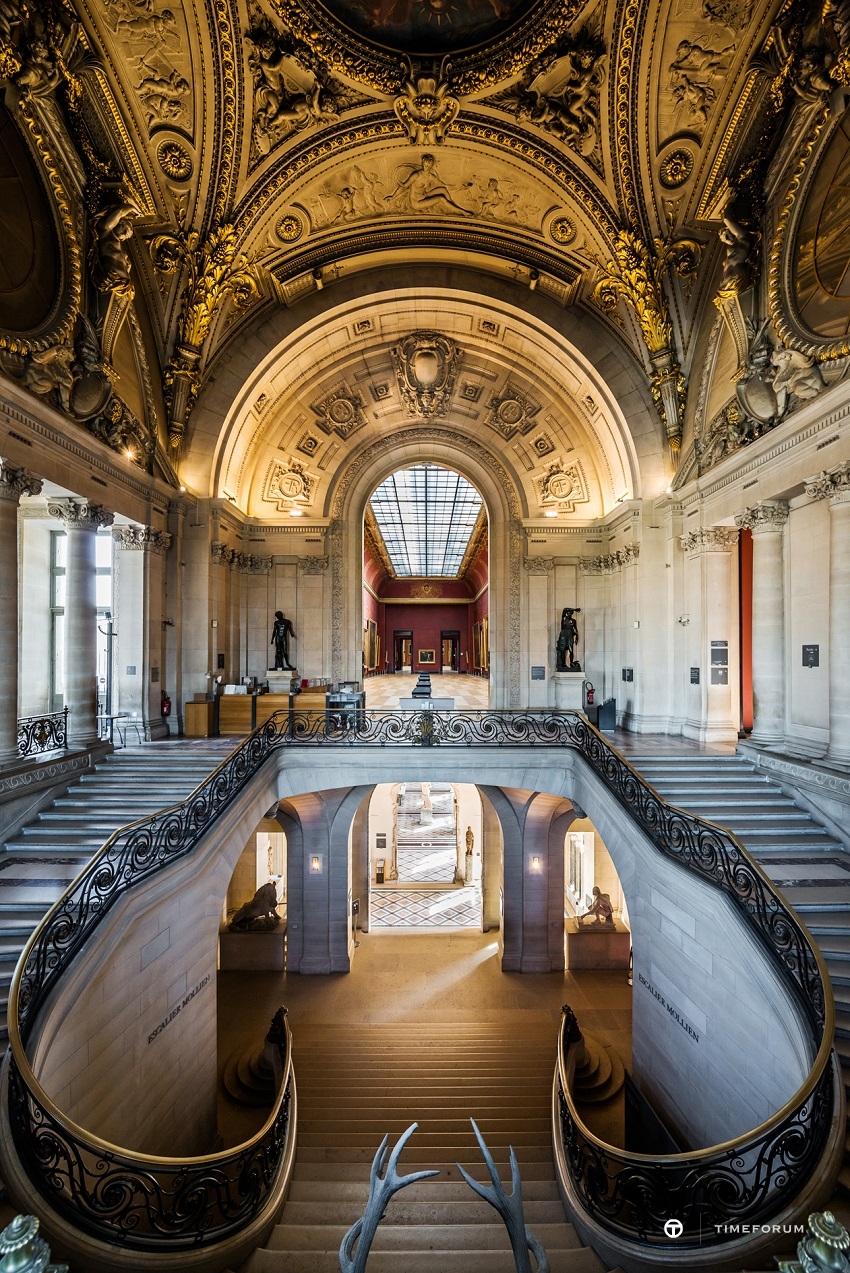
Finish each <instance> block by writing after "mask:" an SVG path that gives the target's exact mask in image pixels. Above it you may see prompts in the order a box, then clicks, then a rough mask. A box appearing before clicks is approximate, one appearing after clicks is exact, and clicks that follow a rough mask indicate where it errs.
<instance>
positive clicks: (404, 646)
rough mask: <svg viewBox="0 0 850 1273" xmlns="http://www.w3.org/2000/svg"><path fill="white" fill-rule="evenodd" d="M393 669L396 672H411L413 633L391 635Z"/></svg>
mask: <svg viewBox="0 0 850 1273" xmlns="http://www.w3.org/2000/svg"><path fill="white" fill-rule="evenodd" d="M393 668H394V670H395V671H396V672H410V671H412V670H413V632H412V631H408V632H394V633H393Z"/></svg>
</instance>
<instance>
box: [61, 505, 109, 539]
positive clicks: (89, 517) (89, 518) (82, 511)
mask: <svg viewBox="0 0 850 1273" xmlns="http://www.w3.org/2000/svg"><path fill="white" fill-rule="evenodd" d="M47 511H48V513H49V514H50V516H51V517H58V518H59V520H60V521H61V522H62V523H63V525H64V527H65V529H66V530H88V531H94V532H95V533H97V531H99V530H100V529H101V528H102V527H106V526H111V525H112V523H113V521H114V520H115V515H114V514H113V513H108V512H107V511H106V509H105V508H104V507H103V505H102V504H90V503H89V501H88V500H79V499H72V498H67V499H66V498H62V499H52V500H50V501H49V503H48V505H47Z"/></svg>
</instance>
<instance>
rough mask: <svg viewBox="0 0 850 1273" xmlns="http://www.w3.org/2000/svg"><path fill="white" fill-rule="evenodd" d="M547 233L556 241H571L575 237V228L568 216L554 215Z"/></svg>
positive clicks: (564, 242)
mask: <svg viewBox="0 0 850 1273" xmlns="http://www.w3.org/2000/svg"><path fill="white" fill-rule="evenodd" d="M549 233H550V234H551V236H552V238H553V239H554V240H555V242H556V243H563V244H566V243H572V241H573V239H574V238H575V237H576V228H575V226H574V225H573V223H572V221H571V220H570V218H569V217H555V219H554V221H553V222H552V223H551V225H550V226H549Z"/></svg>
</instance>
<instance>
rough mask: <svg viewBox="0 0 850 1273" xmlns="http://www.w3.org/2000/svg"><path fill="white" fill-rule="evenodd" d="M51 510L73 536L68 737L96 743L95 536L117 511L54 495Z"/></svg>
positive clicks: (68, 582)
mask: <svg viewBox="0 0 850 1273" xmlns="http://www.w3.org/2000/svg"><path fill="white" fill-rule="evenodd" d="M47 510H48V512H49V513H50V515H51V517H58V518H59V519H60V521H61V522H62V523H63V525H64V527H65V532H66V534H67V536H68V551H67V557H66V566H65V706H66V707H67V708H68V743H69V746H71V747H82V748H85V747H91V746H92V745H93V744H94V743H96V742H97V740H98V730H97V592H96V587H95V578H96V576H95V570H96V568H97V561H96V556H95V536H96V534H97V532H98V530H99V529H100V527H101V526H111V525H112V513H108V512H106V510H105V509H104V508H103V507H102V506H101V505H100V504H90V503H89V502H88V501H87V500H78V499H73V498H69V499H52V500H50V502H49V503H48V506H47Z"/></svg>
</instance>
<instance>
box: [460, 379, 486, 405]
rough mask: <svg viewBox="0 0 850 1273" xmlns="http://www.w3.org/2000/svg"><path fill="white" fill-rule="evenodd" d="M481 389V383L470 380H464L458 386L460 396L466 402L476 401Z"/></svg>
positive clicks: (482, 387)
mask: <svg viewBox="0 0 850 1273" xmlns="http://www.w3.org/2000/svg"><path fill="white" fill-rule="evenodd" d="M483 389H484V386H483V385H477V384H475V382H474V381H472V380H464V382H463V384H462V385H461V387H460V396H461V397H462V398H464V399H465V400H466V401H467V402H477V401H478V399H479V398H480V397H481V394H482V392H483Z"/></svg>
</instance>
